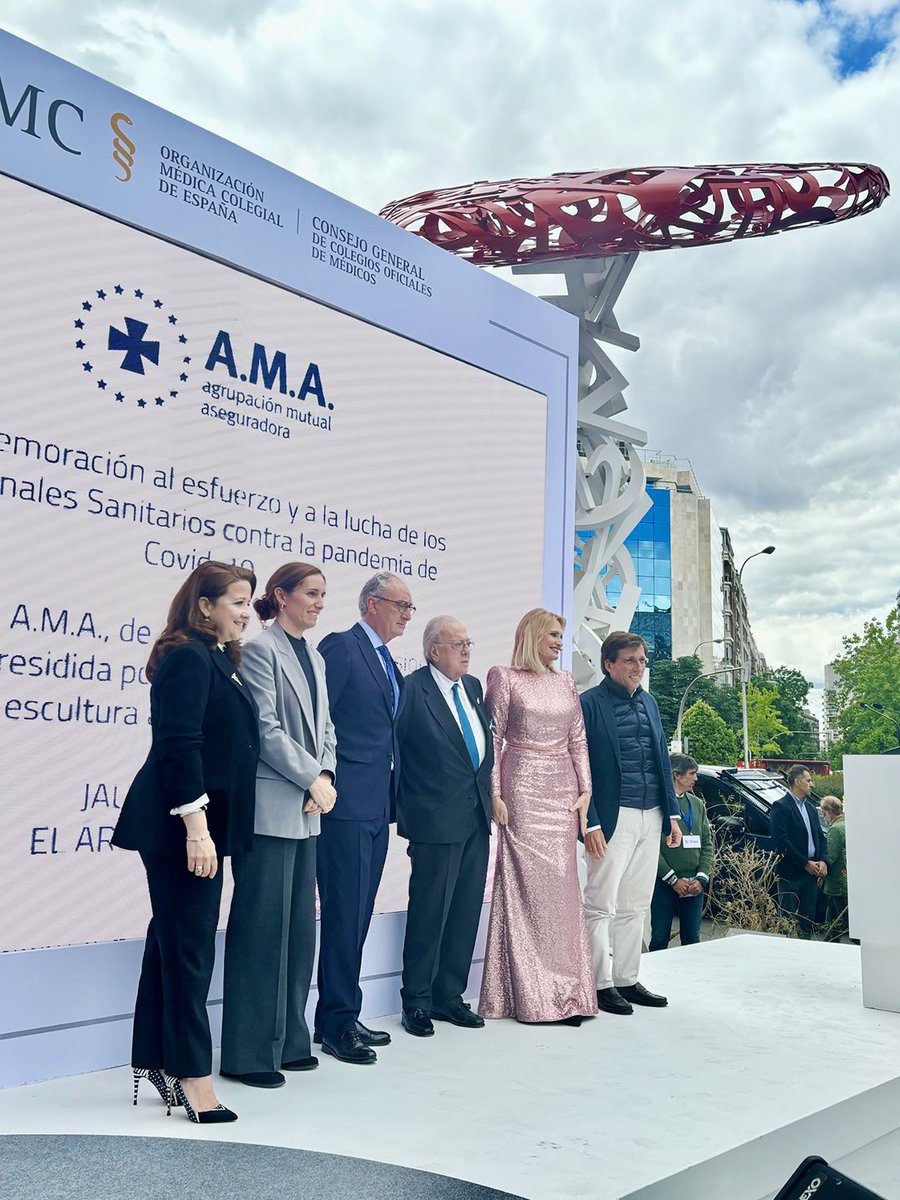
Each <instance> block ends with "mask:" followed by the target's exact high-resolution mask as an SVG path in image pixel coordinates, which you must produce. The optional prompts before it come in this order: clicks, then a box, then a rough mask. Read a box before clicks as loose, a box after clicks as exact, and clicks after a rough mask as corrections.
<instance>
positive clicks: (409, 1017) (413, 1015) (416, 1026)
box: [400, 1008, 434, 1037]
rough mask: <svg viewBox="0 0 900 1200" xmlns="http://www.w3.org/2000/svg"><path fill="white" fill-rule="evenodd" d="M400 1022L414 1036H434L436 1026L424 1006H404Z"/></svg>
mask: <svg viewBox="0 0 900 1200" xmlns="http://www.w3.org/2000/svg"><path fill="white" fill-rule="evenodd" d="M400 1022H401V1024H402V1025H403V1028H404V1029H405V1030H406V1032H407V1033H411V1034H412V1035H413V1037H433V1036H434V1026H433V1025H432V1023H431V1017H429V1015H428V1013H427V1012H426V1011H425V1009H424V1008H404V1010H403V1015H402V1016H401V1018H400Z"/></svg>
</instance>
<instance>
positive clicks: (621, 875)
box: [581, 630, 681, 1016]
mask: <svg viewBox="0 0 900 1200" xmlns="http://www.w3.org/2000/svg"><path fill="white" fill-rule="evenodd" d="M600 660H601V666H602V668H603V675H604V678H603V680H602V681H601V682H600V683H599V684H597V686H596V687H593V688H590V689H589V690H588V691H586V692H585V693H584V694H583V695H582V697H581V707H582V709H583V710H584V724H585V729H586V731H587V743H588V752H589V754H590V761H591V776H592V777H593V780H594V792H593V796H592V797H591V807H590V811H589V813H588V831H587V833H586V835H585V838H584V848H585V851H586V854H587V860H586V864H587V882H586V883H585V888H584V911H585V917H586V919H587V927H588V933H589V934H590V938H591V947H592V949H593V953H594V971H595V972H596V981H597V1003H598V1005H599V1006H600V1008H601V1009H602V1010H603V1012H607V1013H614V1014H618V1015H619V1016H628V1015H630V1014H631V1013H633V1012H634V1008H633V1007H632V1006H633V1005H635V1004H638V1005H641V1006H643V1007H646V1008H663V1007H665V1005H666V1004H668V1000H667V999H666V997H665V996H660V995H657V994H655V993H654V992H651V991H648V990H647V988H645V987H644V985H643V984H642V983H638V971H639V970H640V965H641V944H642V942H643V934H644V918H645V916H646V913H647V910H648V909H649V907H650V900H651V898H652V896H653V885H654V883H655V881H656V865H657V862H658V861H659V842H660V838H661V837H663V836H664V837H665V838H666V844H667V846H669V848H670V849H674V848H675V847H677V846H679V845H680V844H681V825H680V824H679V811H678V803H677V801H676V799H675V790H674V787H673V785H672V768H671V766H670V764H669V752H668V749H667V747H666V737H665V734H664V733H663V727H662V721H661V720H660V716H659V708H658V707H657V704H656V701H655V700H654V699H653V697H652V696H651V695H649V694H648V693H647V692H645V691H644V689H643V687H642V686H641V681H642V679H643V677H644V672H645V671H646V669H647V661H648V660H647V643H646V642H645V641H644V639H643V638H642V637H640V636H639V635H638V634H636V633H625V632H623V631H621V630H618V631H615V632H613V633H610V634H609V635H608V636H607V637H606V638H605V640H604V642H603V645H602V646H601V647H600Z"/></svg>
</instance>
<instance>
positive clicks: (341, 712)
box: [318, 625, 406, 821]
mask: <svg viewBox="0 0 900 1200" xmlns="http://www.w3.org/2000/svg"><path fill="white" fill-rule="evenodd" d="M318 648H319V653H320V654H321V655H322V657H323V658H324V659H325V679H326V682H327V684H328V704H329V707H330V709H331V719H332V721H333V722H334V732H335V736H336V738H337V765H336V767H335V780H334V786H335V789H336V790H337V803H336V804H335V806H334V808H333V809H332V810H331V812H330V813H327V814H326V815H325V816H324V817H323V818H322V819H323V820H338V821H377V820H379V819H380V818H382V817H387V818H389V819H390V820H392V821H393V820H394V802H395V795H396V788H397V784H398V783H399V780H400V747H399V744H398V742H397V720H396V718H395V717H394V715H393V708H394V696H393V692H392V691H391V685H390V682H389V681H388V677H387V674H386V672H385V669H384V666H383V665H382V663H381V660H380V659H379V657H378V654H377V652H376V650H375V647H374V646H373V645H372V643H371V642H370V641H369V638H368V636H367V635H366V632H365V630H363V629H360V627H359V626H358V625H354V626H353V628H352V629H348V630H346V631H345V632H344V633H329V634H328V636H327V637H325V638H323V639H322V641H321V642H320V643H319V647H318ZM391 661H392V662H393V659H392V660H391ZM394 671H395V673H396V675H397V683H398V685H399V687H400V701H399V705H398V708H397V717H399V716H400V713H401V711H402V709H403V697H404V692H405V690H406V689H405V687H404V680H403V676H402V675H401V674H400V668H399V667H398V666H397V664H396V663H394ZM392 762H393V764H394V766H393V770H391V763H392Z"/></svg>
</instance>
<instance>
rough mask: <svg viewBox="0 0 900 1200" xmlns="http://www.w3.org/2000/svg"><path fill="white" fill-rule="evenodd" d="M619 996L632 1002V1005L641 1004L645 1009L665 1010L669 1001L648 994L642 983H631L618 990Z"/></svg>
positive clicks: (650, 993)
mask: <svg viewBox="0 0 900 1200" xmlns="http://www.w3.org/2000/svg"><path fill="white" fill-rule="evenodd" d="M618 991H619V995H620V996H624V997H625V999H626V1000H630V1001H631V1003H632V1004H641V1005H643V1006H644V1008H665V1007H666V1005H667V1004H668V1003H669V1001H668V1000H667V999H666V998H665V996H656V995H654V993H653V992H648V991H647V989H646V988H645V987H644V985H643V984H642V983H630V984H627V985H625V986H623V987H620V988H619V989H618Z"/></svg>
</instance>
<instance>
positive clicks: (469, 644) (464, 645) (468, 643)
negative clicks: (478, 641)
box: [439, 638, 475, 654]
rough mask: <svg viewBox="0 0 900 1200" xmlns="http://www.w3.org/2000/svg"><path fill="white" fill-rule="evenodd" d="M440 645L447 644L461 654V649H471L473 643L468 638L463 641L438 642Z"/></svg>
mask: <svg viewBox="0 0 900 1200" xmlns="http://www.w3.org/2000/svg"><path fill="white" fill-rule="evenodd" d="M439 645H441V646H449V647H450V649H451V650H455V651H456V652H457V654H462V652H463V650H471V649H472V647H473V646H474V645H475V643H474V642H473V641H472V639H471V638H469V639H468V640H467V641H465V642H440V643H439Z"/></svg>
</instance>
